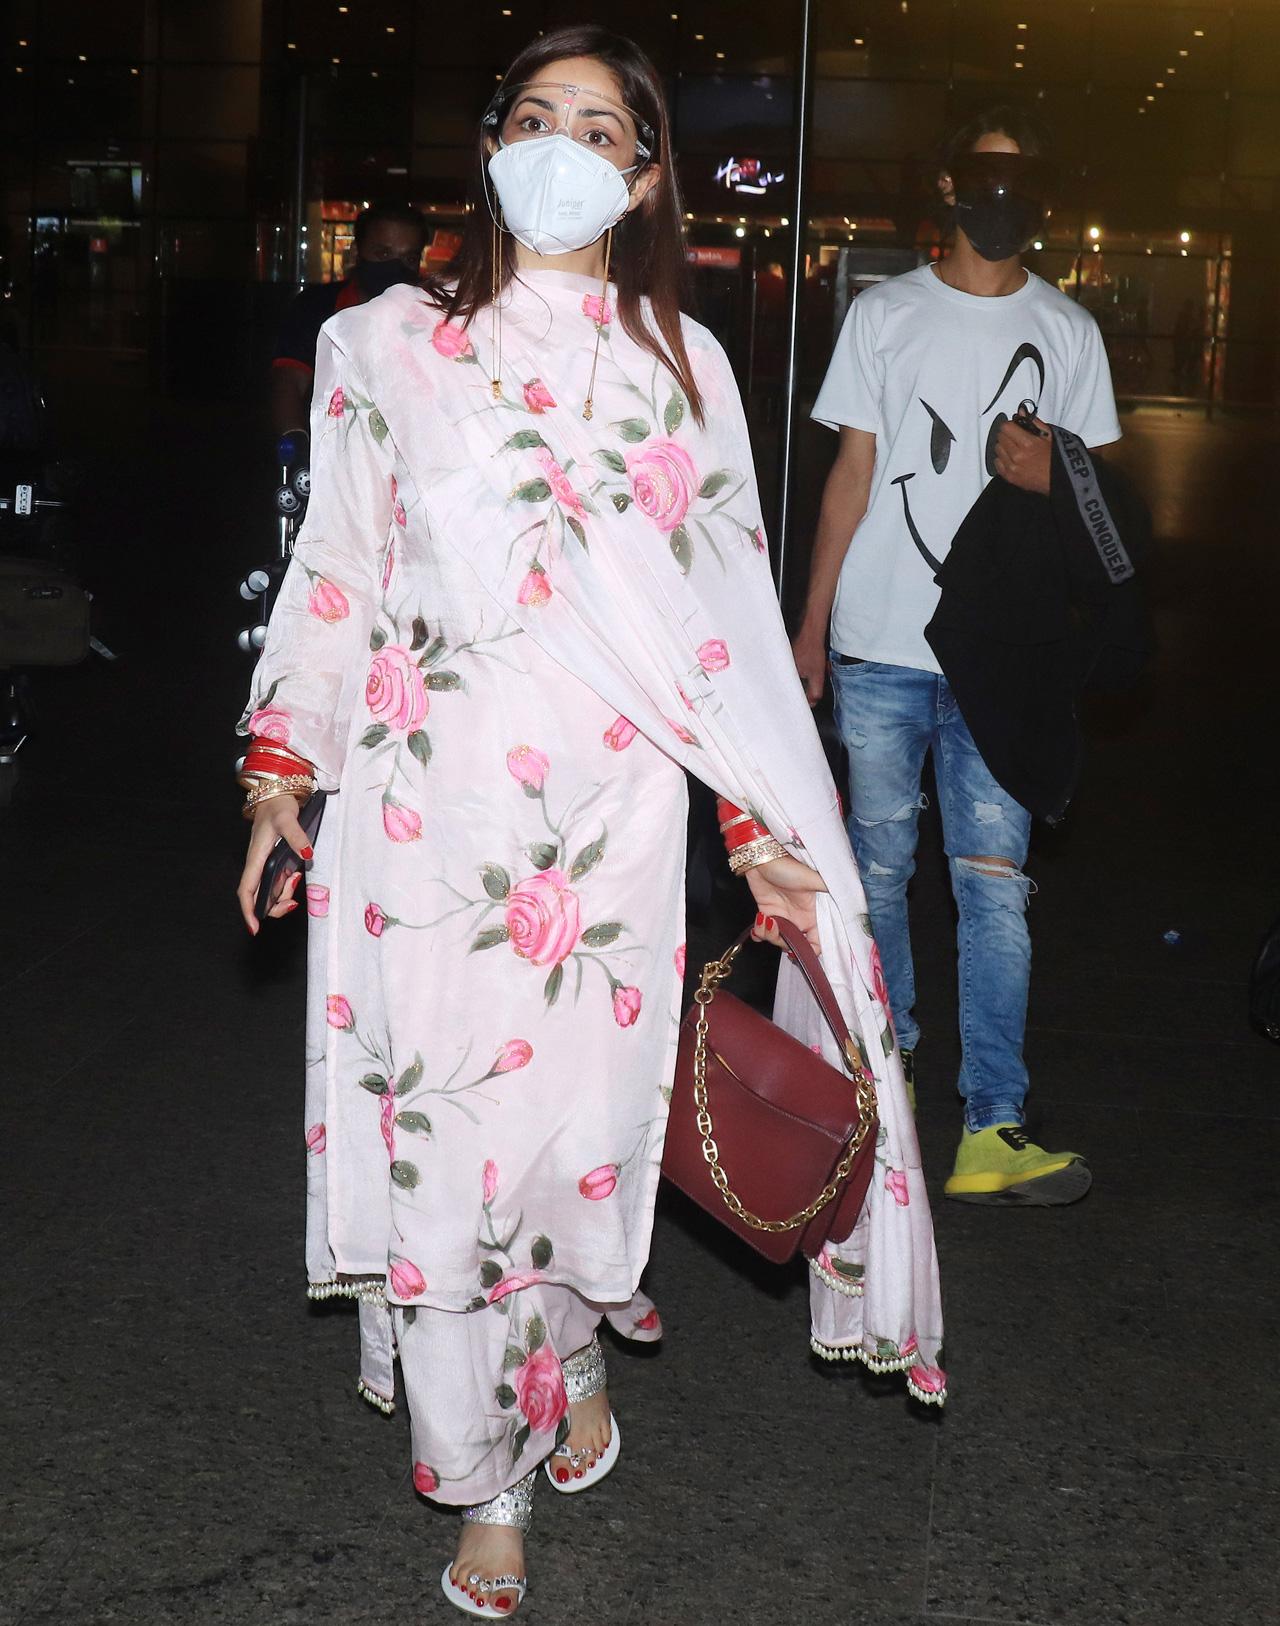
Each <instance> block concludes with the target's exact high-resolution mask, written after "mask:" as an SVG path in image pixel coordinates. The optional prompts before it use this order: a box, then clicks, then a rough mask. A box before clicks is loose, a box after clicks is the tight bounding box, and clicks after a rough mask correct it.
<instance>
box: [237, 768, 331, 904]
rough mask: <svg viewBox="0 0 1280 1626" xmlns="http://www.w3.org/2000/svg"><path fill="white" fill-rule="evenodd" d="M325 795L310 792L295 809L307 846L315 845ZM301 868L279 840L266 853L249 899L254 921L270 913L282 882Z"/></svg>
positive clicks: (286, 843)
mask: <svg viewBox="0 0 1280 1626" xmlns="http://www.w3.org/2000/svg"><path fill="white" fill-rule="evenodd" d="M327 796H328V793H327V792H326V791H323V790H316V791H312V793H311V795H310V796H309V797H308V798H307V800H306V801H305V802H304V803H303V804H302V806H301V808H300V809H299V810H298V823H299V824H300V825H301V826H302V829H303V833H304V834H305V835H306V838H307V844H308V846H311V847H314V846H315V844H316V832H317V831H318V830H319V828H320V820H321V818H322V816H323V814H324V804H325V801H326V800H327ZM301 868H302V860H301V859H300V858H299V857H298V855H297V853H296V852H294V850H293V848H292V847H291V846H290V845H289V843H288V842H287V841H286V840H285V839H284V837H283V836H281V837H280V839H279V841H277V842H276V844H275V846H274V847H273V848H272V849H271V851H270V852H269V853H268V854H267V861H266V863H265V864H264V865H263V866H262V879H261V880H260V881H259V882H258V895H257V897H256V898H255V899H254V900H253V913H254V915H255V917H256V918H257V919H258V920H265V919H266V918H267V915H268V914H269V913H270V910H271V905H272V904H273V903H274V902H276V900H277V899H278V898H279V896H280V892H281V890H282V888H283V887H284V884H285V882H286V881H287V880H288V879H289V877H290V876H291V875H292V874H293V872H294V870H296V869H301Z"/></svg>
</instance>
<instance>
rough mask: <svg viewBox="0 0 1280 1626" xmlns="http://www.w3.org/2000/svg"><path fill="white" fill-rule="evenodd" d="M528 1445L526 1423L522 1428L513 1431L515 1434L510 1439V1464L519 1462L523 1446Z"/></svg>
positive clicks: (527, 1426)
mask: <svg viewBox="0 0 1280 1626" xmlns="http://www.w3.org/2000/svg"><path fill="white" fill-rule="evenodd" d="M528 1443H529V1425H528V1423H525V1424H524V1425H523V1427H521V1428H518V1429H517V1430H516V1431H515V1434H514V1435H513V1436H512V1438H511V1460H512V1462H519V1460H520V1455H521V1453H522V1452H523V1450H524V1448H525V1446H526V1445H528Z"/></svg>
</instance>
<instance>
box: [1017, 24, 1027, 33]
mask: <svg viewBox="0 0 1280 1626" xmlns="http://www.w3.org/2000/svg"><path fill="white" fill-rule="evenodd" d="M1026 26H1027V25H1026V23H1019V24H1018V27H1019V28H1021V29H1022V30H1024V32H1025V30H1026Z"/></svg>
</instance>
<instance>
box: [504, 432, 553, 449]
mask: <svg viewBox="0 0 1280 1626" xmlns="http://www.w3.org/2000/svg"><path fill="white" fill-rule="evenodd" d="M546 444H547V443H546V441H545V440H543V438H542V436H541V435H540V434H539V433H538V431H537V430H536V429H521V430H519V431H518V432H517V433H516V434H514V435H512V437H511V439H510V440H508V441H506V442H505V443H504V444H503V447H502V449H503V451H504V452H531V451H532V450H533V449H534V447H535V446H545V445H546Z"/></svg>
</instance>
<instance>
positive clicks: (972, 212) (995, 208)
mask: <svg viewBox="0 0 1280 1626" xmlns="http://www.w3.org/2000/svg"><path fill="white" fill-rule="evenodd" d="M1051 178H1052V171H1051V170H1050V168H1049V166H1048V165H1047V164H1046V163H1044V161H1043V160H1042V159H1039V158H1029V157H1027V156H1026V155H1025V154H1023V153H1012V152H1009V153H1006V152H971V153H965V154H964V155H963V156H962V157H960V158H958V159H957V160H956V161H955V164H954V166H953V172H952V180H953V184H954V186H955V193H956V224H957V225H958V226H960V227H962V228H963V230H964V234H965V236H966V237H967V238H968V239H969V241H970V242H971V243H972V244H973V246H974V248H975V249H977V251H978V253H979V254H981V255H982V257H983V259H984V260H1009V259H1012V258H1013V256H1014V255H1015V254H1021V253H1022V251H1023V249H1024V248H1026V246H1027V244H1028V243H1029V242H1030V241H1031V239H1032V238H1033V237H1034V236H1035V234H1036V232H1037V230H1038V229H1039V227H1040V223H1041V221H1042V220H1043V219H1044V196H1045V192H1046V190H1047V189H1048V187H1049V185H1050V182H1051Z"/></svg>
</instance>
